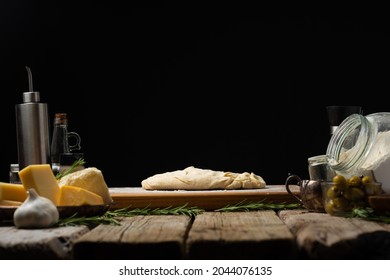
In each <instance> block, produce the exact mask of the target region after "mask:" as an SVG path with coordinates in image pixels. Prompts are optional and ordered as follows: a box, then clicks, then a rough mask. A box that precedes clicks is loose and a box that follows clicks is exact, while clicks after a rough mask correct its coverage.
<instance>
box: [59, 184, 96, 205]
mask: <svg viewBox="0 0 390 280" xmlns="http://www.w3.org/2000/svg"><path fill="white" fill-rule="evenodd" d="M60 190H61V191H60V201H59V206H81V205H103V198H102V197H101V196H100V195H97V194H96V193H93V192H90V191H88V190H86V189H82V188H79V187H75V186H61V187H60Z"/></svg>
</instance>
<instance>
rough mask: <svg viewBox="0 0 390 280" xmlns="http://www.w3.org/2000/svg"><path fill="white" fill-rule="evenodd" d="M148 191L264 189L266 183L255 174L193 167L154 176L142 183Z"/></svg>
mask: <svg viewBox="0 0 390 280" xmlns="http://www.w3.org/2000/svg"><path fill="white" fill-rule="evenodd" d="M141 185H142V188H144V189H146V190H213V189H223V190H233V189H234V190H235V189H262V188H265V186H266V183H265V181H264V180H263V178H262V177H260V176H258V175H256V174H254V173H248V172H244V173H233V172H223V171H214V170H210V169H200V168H196V167H193V166H190V167H187V168H185V169H184V170H177V171H171V172H165V173H161V174H156V175H153V176H151V177H149V178H147V179H145V180H143V181H142V182H141Z"/></svg>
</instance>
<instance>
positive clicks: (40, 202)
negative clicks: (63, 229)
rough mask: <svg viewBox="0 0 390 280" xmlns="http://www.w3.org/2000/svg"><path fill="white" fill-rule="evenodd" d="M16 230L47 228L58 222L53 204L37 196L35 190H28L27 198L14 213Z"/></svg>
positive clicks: (57, 214) (57, 215)
mask: <svg viewBox="0 0 390 280" xmlns="http://www.w3.org/2000/svg"><path fill="white" fill-rule="evenodd" d="M13 218H14V224H15V227H17V228H48V227H51V226H53V225H54V224H56V223H57V222H58V220H59V212H58V209H57V207H56V206H55V205H54V203H53V202H52V201H51V200H50V199H48V198H46V197H43V196H40V195H38V193H37V192H36V190H35V189H33V188H31V189H29V190H28V197H27V199H26V200H25V201H24V202H23V204H22V205H20V206H19V207H18V208H17V209H16V210H15V212H14V217H13Z"/></svg>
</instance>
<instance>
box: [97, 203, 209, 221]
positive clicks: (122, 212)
mask: <svg viewBox="0 0 390 280" xmlns="http://www.w3.org/2000/svg"><path fill="white" fill-rule="evenodd" d="M187 205H188V204H184V205H182V206H177V207H172V206H168V207H165V208H149V207H144V208H136V209H131V210H128V208H121V209H116V210H113V211H107V212H106V213H105V215H107V216H109V217H112V218H114V217H133V216H138V215H187V216H190V217H195V216H196V215H198V214H201V213H203V212H204V210H203V209H201V208H198V207H196V206H192V207H188V206H187Z"/></svg>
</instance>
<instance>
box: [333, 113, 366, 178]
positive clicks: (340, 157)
mask: <svg viewBox="0 0 390 280" xmlns="http://www.w3.org/2000/svg"><path fill="white" fill-rule="evenodd" d="M371 140H372V133H371V124H370V122H369V121H368V120H367V118H366V117H364V116H363V115H361V114H352V115H350V116H348V117H347V118H345V119H344V120H343V121H342V122H341V124H340V125H339V127H338V128H337V129H336V131H335V133H334V134H333V135H332V137H331V139H330V141H329V145H328V148H327V151H326V155H327V157H328V163H329V166H331V168H333V169H334V170H337V171H348V170H350V169H351V168H352V167H356V166H359V165H360V163H361V162H362V161H363V155H364V154H365V153H366V152H367V150H368V149H369V146H370V145H369V144H370V142H371Z"/></svg>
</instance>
